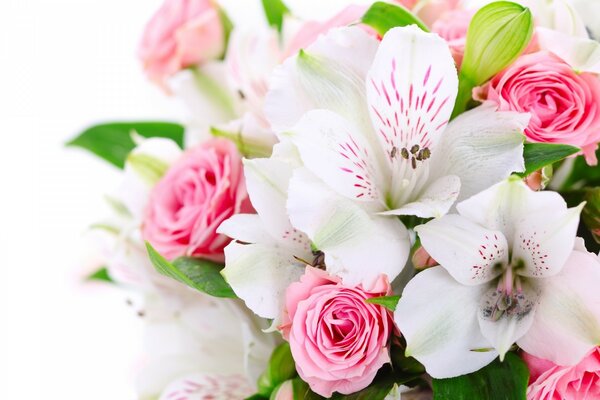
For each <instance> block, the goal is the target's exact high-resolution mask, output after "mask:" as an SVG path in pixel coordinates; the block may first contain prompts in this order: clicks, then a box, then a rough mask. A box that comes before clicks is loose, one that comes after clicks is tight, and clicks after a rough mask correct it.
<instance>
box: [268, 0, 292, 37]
mask: <svg viewBox="0 0 600 400" xmlns="http://www.w3.org/2000/svg"><path fill="white" fill-rule="evenodd" d="M262 5H263V9H264V11H265V16H266V17H267V22H268V23H269V25H271V26H272V27H273V28H275V29H277V30H278V31H279V32H281V28H282V27H283V17H284V16H285V15H286V14H289V12H290V9H289V8H287V6H286V5H285V3H284V2H283V1H282V0H262Z"/></svg>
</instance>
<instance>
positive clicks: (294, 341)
mask: <svg viewBox="0 0 600 400" xmlns="http://www.w3.org/2000/svg"><path fill="white" fill-rule="evenodd" d="M390 292H391V288H390V284H389V282H388V280H387V278H386V277H385V276H384V275H382V276H381V277H380V278H379V279H378V280H377V281H376V282H374V283H373V284H372V285H369V287H368V288H365V287H363V285H360V286H357V287H348V286H344V285H343V284H342V283H341V281H340V279H339V278H335V277H331V276H329V275H328V274H327V273H326V272H324V271H322V270H319V269H316V268H313V267H310V266H307V267H306V272H305V274H304V275H303V276H302V278H301V279H300V281H299V282H295V283H293V284H291V285H290V286H289V287H288V289H287V292H286V311H287V315H284V324H283V325H282V326H281V327H280V328H281V330H282V331H283V334H284V337H285V338H286V339H287V340H288V341H289V342H290V347H291V350H292V355H293V357H294V360H295V361H296V369H297V370H298V374H299V375H300V377H301V378H302V379H303V380H304V381H306V382H307V383H308V384H309V385H310V387H311V389H312V390H313V391H314V392H316V393H318V394H320V395H321V396H325V397H330V396H331V395H332V393H333V392H339V393H343V394H350V393H354V392H356V391H359V390H361V389H363V388H365V387H367V386H368V385H369V384H370V383H371V382H372V381H373V378H375V374H376V373H377V371H378V370H379V368H381V366H382V365H383V364H385V363H387V362H389V361H390V356H389V343H390V335H391V333H392V331H393V320H392V315H391V313H390V312H389V311H388V310H386V309H385V308H384V307H381V306H379V305H375V304H369V303H366V302H365V299H368V298H372V297H378V296H384V295H387V294H390Z"/></svg>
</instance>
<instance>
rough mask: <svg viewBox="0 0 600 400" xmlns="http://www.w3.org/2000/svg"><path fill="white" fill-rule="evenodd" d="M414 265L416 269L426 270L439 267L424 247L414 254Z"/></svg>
mask: <svg viewBox="0 0 600 400" xmlns="http://www.w3.org/2000/svg"><path fill="white" fill-rule="evenodd" d="M412 263H413V265H414V267H415V268H416V269H425V268H430V267H435V266H436V265H439V264H438V262H437V261H435V260H434V259H433V258H431V256H430V255H429V253H428V252H427V250H425V249H424V248H423V247H419V248H418V249H417V250H416V251H415V252H414V253H413V256H412Z"/></svg>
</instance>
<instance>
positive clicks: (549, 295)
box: [518, 251, 600, 365]
mask: <svg viewBox="0 0 600 400" xmlns="http://www.w3.org/2000/svg"><path fill="white" fill-rule="evenodd" d="M598 288H600V260H599V259H598V257H596V255H595V254H591V253H587V252H582V251H573V253H571V256H570V257H569V259H568V261H567V263H566V265H565V267H564V268H563V270H562V271H561V272H560V274H558V275H556V276H554V277H551V278H547V279H544V287H543V292H542V297H541V300H540V304H539V305H538V307H537V309H536V312H535V319H534V322H533V326H532V327H531V329H529V331H528V332H527V334H526V335H525V336H524V337H523V338H522V339H521V340H519V341H518V344H519V346H520V347H521V348H522V349H523V350H525V351H526V352H528V353H530V354H533V355H534V356H536V357H540V358H544V359H547V360H550V361H552V362H554V363H556V364H559V365H573V364H575V363H577V362H579V361H580V360H581V359H582V358H583V357H584V356H585V354H586V353H587V352H588V351H589V350H591V349H592V348H593V347H595V346H599V345H600V291H599V290H598Z"/></svg>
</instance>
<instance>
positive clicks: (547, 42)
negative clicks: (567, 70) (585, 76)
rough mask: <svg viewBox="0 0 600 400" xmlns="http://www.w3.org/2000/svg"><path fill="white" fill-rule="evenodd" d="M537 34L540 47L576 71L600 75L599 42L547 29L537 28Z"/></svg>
mask: <svg viewBox="0 0 600 400" xmlns="http://www.w3.org/2000/svg"><path fill="white" fill-rule="evenodd" d="M536 32H537V38H538V42H539V44H540V47H541V48H542V49H545V50H549V51H551V52H552V53H554V54H556V55H557V56H559V57H560V58H562V59H563V60H565V61H566V62H567V63H568V64H569V65H570V66H571V67H573V69H574V70H576V71H578V72H592V73H595V74H599V73H600V43H598V42H597V41H595V40H592V39H589V38H587V37H576V36H571V35H568V34H565V33H562V32H558V31H554V30H551V29H545V28H537V31H536Z"/></svg>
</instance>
